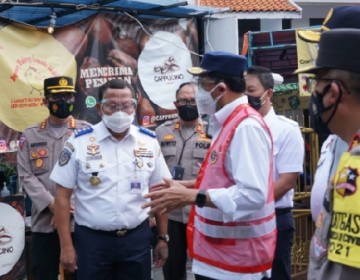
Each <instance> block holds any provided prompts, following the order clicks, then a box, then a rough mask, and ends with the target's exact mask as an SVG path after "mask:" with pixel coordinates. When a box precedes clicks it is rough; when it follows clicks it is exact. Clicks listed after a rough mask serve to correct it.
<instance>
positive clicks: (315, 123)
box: [309, 81, 342, 134]
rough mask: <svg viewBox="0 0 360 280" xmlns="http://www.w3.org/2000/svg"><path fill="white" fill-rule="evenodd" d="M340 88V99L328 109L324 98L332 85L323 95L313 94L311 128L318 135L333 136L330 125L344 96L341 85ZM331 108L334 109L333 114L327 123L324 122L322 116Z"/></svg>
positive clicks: (311, 98) (327, 87)
mask: <svg viewBox="0 0 360 280" xmlns="http://www.w3.org/2000/svg"><path fill="white" fill-rule="evenodd" d="M334 82H335V81H334ZM338 86H339V90H340V92H339V97H338V99H337V100H336V103H335V104H333V105H331V106H329V107H326V108H325V107H324V104H323V98H324V96H325V94H327V93H328V92H329V90H330V88H331V84H330V85H327V86H326V87H325V88H324V89H323V91H322V92H321V93H319V94H315V95H314V94H312V95H311V97H310V105H309V113H310V117H311V127H312V128H313V129H314V130H315V132H316V133H318V134H331V133H332V132H331V131H330V129H329V128H328V125H329V123H330V122H331V120H332V118H333V117H334V115H335V112H336V109H337V106H338V104H339V101H340V99H341V96H342V91H341V87H340V85H338ZM331 108H334V111H333V112H332V114H331V115H330V117H329V118H328V120H327V121H323V119H322V118H321V114H322V113H324V112H326V111H328V110H330V109H331Z"/></svg>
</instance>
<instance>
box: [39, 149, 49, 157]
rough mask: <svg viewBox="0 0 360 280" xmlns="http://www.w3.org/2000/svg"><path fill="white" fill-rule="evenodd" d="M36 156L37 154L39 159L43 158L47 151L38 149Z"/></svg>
mask: <svg viewBox="0 0 360 280" xmlns="http://www.w3.org/2000/svg"><path fill="white" fill-rule="evenodd" d="M38 154H39V156H40V157H44V156H46V155H47V150H46V149H44V148H42V149H39V151H38Z"/></svg>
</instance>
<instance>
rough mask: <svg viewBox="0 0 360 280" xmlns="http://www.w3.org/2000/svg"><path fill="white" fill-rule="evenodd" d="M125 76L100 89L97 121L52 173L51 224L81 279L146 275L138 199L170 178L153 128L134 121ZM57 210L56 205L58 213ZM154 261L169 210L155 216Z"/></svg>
mask: <svg viewBox="0 0 360 280" xmlns="http://www.w3.org/2000/svg"><path fill="white" fill-rule="evenodd" d="M134 95H135V93H134V90H133V88H132V87H131V86H130V85H129V84H128V83H127V82H125V81H123V80H120V79H116V80H111V81H108V82H107V83H106V84H104V85H103V86H102V87H101V88H100V93H99V101H100V103H98V104H97V110H98V112H99V114H100V115H101V117H102V122H100V123H98V124H97V125H95V126H93V127H90V128H88V129H85V130H78V131H77V132H76V133H75V137H72V138H70V139H69V140H68V142H66V143H65V146H64V149H63V151H62V153H61V155H60V158H59V161H58V163H57V164H56V166H55V167H54V170H53V172H52V174H51V179H52V180H53V181H55V182H56V183H57V193H56V199H55V209H56V210H58V211H55V213H56V215H55V218H56V223H57V225H58V232H59V236H60V243H61V262H62V264H63V266H64V268H65V269H67V270H70V271H74V270H75V269H76V268H77V273H78V279H80V280H89V279H97V280H101V279H118V280H120V279H121V280H124V279H129V280H130V279H131V280H132V279H141V280H148V279H150V278H151V254H150V247H151V244H152V240H153V237H152V232H151V230H150V227H149V222H148V217H147V213H146V211H145V210H143V209H142V208H141V205H142V204H143V203H145V202H146V199H144V198H143V196H144V195H145V194H146V193H148V192H149V188H151V186H153V185H155V184H158V183H160V182H162V180H163V178H170V177H171V175H170V172H169V170H168V168H167V166H166V163H165V160H164V158H163V156H162V153H161V150H160V147H159V144H158V142H157V140H156V137H155V134H154V133H153V132H152V131H149V130H146V129H143V128H138V127H136V126H134V125H132V123H133V121H134V115H135V108H136V100H135V99H134ZM72 193H74V196H75V209H76V211H75V223H76V224H75V232H74V235H75V242H74V243H75V247H76V251H75V249H74V246H73V243H72V241H71V238H70V226H69V212H70V211H69V207H70V197H71V195H72ZM60 209H61V211H60ZM156 218H157V225H158V230H159V242H158V243H157V246H156V248H155V265H156V266H162V265H163V264H164V263H165V261H166V258H167V255H168V251H167V250H168V249H167V240H168V238H167V216H166V215H162V216H157V217H156Z"/></svg>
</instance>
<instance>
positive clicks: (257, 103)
mask: <svg viewBox="0 0 360 280" xmlns="http://www.w3.org/2000/svg"><path fill="white" fill-rule="evenodd" d="M265 94H267V90H266V91H265V92H264V94H263V95H262V96H260V97H258V96H251V95H248V96H247V97H248V102H249V104H250V106H251V107H253V108H254V109H255V110H257V111H259V110H260V108H261V106H262V105H263V104H264V103H265V102H264V101H263V98H264V96H265Z"/></svg>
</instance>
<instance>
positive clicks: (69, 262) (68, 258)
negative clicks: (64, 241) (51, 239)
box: [60, 246, 77, 272]
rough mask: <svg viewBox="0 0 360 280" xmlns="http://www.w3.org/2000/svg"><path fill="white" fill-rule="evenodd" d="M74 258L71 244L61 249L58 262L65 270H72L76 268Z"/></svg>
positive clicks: (73, 249) (74, 254)
mask: <svg viewBox="0 0 360 280" xmlns="http://www.w3.org/2000/svg"><path fill="white" fill-rule="evenodd" d="M76 259H77V258H76V253H75V248H74V247H73V246H72V247H68V248H65V249H63V248H62V249H61V254H60V262H61V265H62V266H63V268H64V269H65V270H67V271H70V272H74V271H75V270H76V269H77V266H76Z"/></svg>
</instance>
